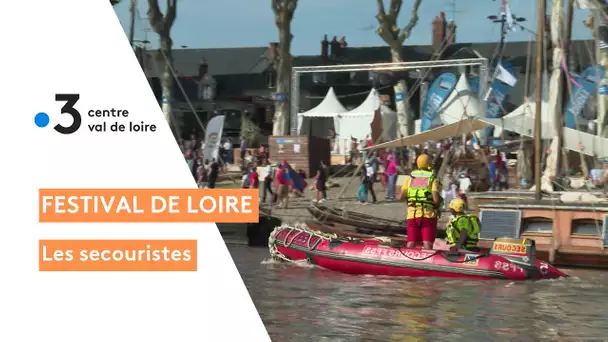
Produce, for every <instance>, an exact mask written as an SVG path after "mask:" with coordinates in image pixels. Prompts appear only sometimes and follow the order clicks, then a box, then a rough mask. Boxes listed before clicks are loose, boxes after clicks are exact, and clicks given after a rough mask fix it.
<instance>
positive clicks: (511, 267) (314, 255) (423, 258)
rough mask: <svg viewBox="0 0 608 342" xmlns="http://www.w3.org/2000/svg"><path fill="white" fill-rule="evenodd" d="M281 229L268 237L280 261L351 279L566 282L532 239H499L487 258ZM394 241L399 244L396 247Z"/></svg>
mask: <svg viewBox="0 0 608 342" xmlns="http://www.w3.org/2000/svg"><path fill="white" fill-rule="evenodd" d="M317 228H319V230H313V229H311V228H310V227H308V226H304V225H302V226H287V225H284V226H280V227H277V228H275V230H274V231H273V232H272V234H271V235H270V238H269V244H268V246H269V249H270V254H271V256H272V257H273V258H275V259H278V260H284V261H307V262H309V263H312V264H315V265H318V266H320V267H323V268H326V269H329V270H332V271H337V272H342V273H347V274H355V275H364V274H368V275H385V276H407V277H445V278H468V279H479V280H488V279H508V280H528V279H532V280H536V279H555V278H560V277H567V275H566V274H565V273H563V272H562V271H560V270H558V269H557V268H555V267H553V266H551V265H549V264H547V263H545V262H543V261H540V260H537V259H536V249H535V244H534V241H533V240H529V239H524V240H515V239H497V240H496V241H495V242H494V246H493V248H492V250H491V251H490V253H471V252H464V251H463V252H446V251H436V250H423V249H415V248H403V244H399V243H398V241H394V239H391V240H389V241H387V240H386V239H379V238H374V237H368V236H365V235H362V234H358V235H356V234H357V233H352V234H351V235H350V236H339V235H337V234H335V232H329V231H327V230H326V229H325V228H323V227H317ZM396 242H397V243H396Z"/></svg>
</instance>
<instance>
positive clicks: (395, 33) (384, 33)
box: [376, 0, 422, 136]
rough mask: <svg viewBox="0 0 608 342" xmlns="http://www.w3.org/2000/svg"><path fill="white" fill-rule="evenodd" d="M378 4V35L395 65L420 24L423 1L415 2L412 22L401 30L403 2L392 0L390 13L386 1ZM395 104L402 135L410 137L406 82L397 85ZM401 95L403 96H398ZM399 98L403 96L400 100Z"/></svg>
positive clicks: (400, 59)
mask: <svg viewBox="0 0 608 342" xmlns="http://www.w3.org/2000/svg"><path fill="white" fill-rule="evenodd" d="M376 2H377V3H378V15H376V19H377V20H378V24H379V26H378V29H377V31H376V32H377V33H378V35H379V36H380V38H382V40H384V42H385V43H386V44H387V45H388V46H389V48H390V50H391V59H392V62H393V63H399V62H403V43H404V42H405V40H406V39H407V38H408V37H409V36H410V34H411V32H412V29H413V28H414V26H416V24H417V23H418V9H419V8H420V3H421V2H422V0H414V4H413V6H412V13H411V15H410V21H409V23H407V25H405V26H404V27H403V29H400V28H399V26H398V25H397V17H398V16H399V12H400V11H401V5H402V4H403V0H390V4H389V9H388V12H387V11H386V10H385V6H384V1H383V0H376ZM394 89H395V97H396V98H395V102H396V104H397V122H398V123H399V131H400V133H401V135H403V136H408V135H409V134H410V133H411V132H410V130H411V127H412V122H413V120H412V114H411V109H410V107H409V103H408V102H407V101H406V99H405V95H406V92H407V85H406V84H405V80H400V81H399V82H397V84H395V87H394ZM398 94H401V95H398ZM397 96H402V98H401V99H398V98H397Z"/></svg>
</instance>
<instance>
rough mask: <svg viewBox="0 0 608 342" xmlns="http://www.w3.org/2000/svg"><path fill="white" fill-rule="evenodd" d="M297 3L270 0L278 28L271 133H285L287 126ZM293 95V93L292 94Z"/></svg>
mask: <svg viewBox="0 0 608 342" xmlns="http://www.w3.org/2000/svg"><path fill="white" fill-rule="evenodd" d="M297 5H298V0H272V10H273V12H274V17H275V24H276V25H277V28H278V29H279V45H278V47H277V53H276V56H275V68H276V70H277V89H276V94H277V95H278V96H277V99H276V101H275V107H274V108H275V111H274V119H273V126H272V135H275V136H280V135H287V134H288V132H287V128H288V127H289V116H288V114H289V99H288V96H287V95H288V94H289V90H290V86H291V53H290V50H291V41H292V39H293V35H292V34H291V20H292V19H293V14H294V12H295V10H296V7H297ZM292 95H293V94H292ZM292 115H296V113H292Z"/></svg>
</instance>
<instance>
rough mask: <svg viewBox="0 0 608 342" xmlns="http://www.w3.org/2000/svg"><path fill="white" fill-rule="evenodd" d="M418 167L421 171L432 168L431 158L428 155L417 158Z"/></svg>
mask: <svg viewBox="0 0 608 342" xmlns="http://www.w3.org/2000/svg"><path fill="white" fill-rule="evenodd" d="M416 166H417V167H418V168H419V169H428V168H429V167H430V166H431V157H429V155H428V154H426V153H423V154H421V155H419V156H418V158H416Z"/></svg>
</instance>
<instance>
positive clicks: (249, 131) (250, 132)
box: [241, 117, 262, 147]
mask: <svg viewBox="0 0 608 342" xmlns="http://www.w3.org/2000/svg"><path fill="white" fill-rule="evenodd" d="M241 137H243V138H244V139H245V140H247V142H248V143H249V146H250V147H255V146H257V145H258V144H259V143H260V139H261V138H262V130H261V129H260V127H259V126H258V125H256V124H255V123H254V122H253V120H251V119H250V118H247V117H244V118H243V120H242V121H241Z"/></svg>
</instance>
